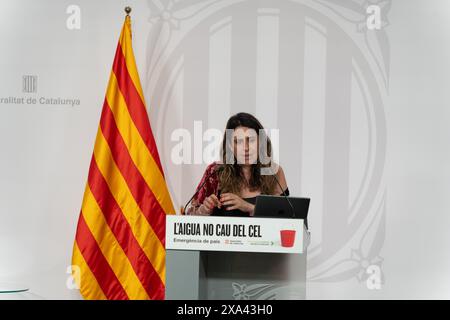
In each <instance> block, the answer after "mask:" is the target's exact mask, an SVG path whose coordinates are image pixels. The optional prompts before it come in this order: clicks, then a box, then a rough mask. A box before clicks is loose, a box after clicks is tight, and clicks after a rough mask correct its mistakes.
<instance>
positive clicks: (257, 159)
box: [186, 112, 289, 217]
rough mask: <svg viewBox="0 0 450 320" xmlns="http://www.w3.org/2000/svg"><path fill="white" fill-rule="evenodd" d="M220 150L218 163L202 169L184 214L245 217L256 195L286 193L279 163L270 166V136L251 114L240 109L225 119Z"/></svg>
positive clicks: (253, 204) (248, 214)
mask: <svg viewBox="0 0 450 320" xmlns="http://www.w3.org/2000/svg"><path fill="white" fill-rule="evenodd" d="M261 148H262V149H261ZM221 153H222V163H221V164H219V163H217V162H214V163H212V164H210V165H209V166H208V167H207V168H206V170H205V173H204V174H203V177H202V179H201V181H200V183H199V185H198V187H197V190H196V193H195V195H194V197H193V198H192V202H191V206H190V207H189V208H188V209H187V210H186V214H190V215H218V216H243V217H249V216H253V214H254V209H255V202H256V196H258V195H260V194H269V195H280V194H281V195H282V194H283V192H284V194H285V195H286V196H288V195H289V189H288V188H287V183H286V178H285V176H284V173H283V169H282V168H281V166H276V168H277V170H272V169H271V168H272V167H273V166H274V164H273V163H272V145H271V142H270V139H269V138H268V137H267V135H266V134H265V131H264V128H263V126H262V125H261V123H260V122H259V121H258V119H256V118H255V117H254V116H252V115H251V114H249V113H244V112H241V113H238V114H236V115H234V116H232V117H231V118H230V119H229V120H228V122H227V125H226V130H225V133H224V137H223V141H222V148H221ZM261 155H265V156H264V159H261Z"/></svg>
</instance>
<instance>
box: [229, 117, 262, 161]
mask: <svg viewBox="0 0 450 320" xmlns="http://www.w3.org/2000/svg"><path fill="white" fill-rule="evenodd" d="M233 147H234V148H233V150H234V155H235V157H236V160H237V163H238V164H247V165H249V164H256V163H257V161H258V133H257V132H256V131H255V130H254V129H252V128H247V127H243V126H239V127H237V128H236V129H234V132H233Z"/></svg>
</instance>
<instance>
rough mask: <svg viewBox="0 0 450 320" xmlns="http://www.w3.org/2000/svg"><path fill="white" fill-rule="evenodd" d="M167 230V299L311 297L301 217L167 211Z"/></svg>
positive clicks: (308, 238) (307, 243)
mask: <svg viewBox="0 0 450 320" xmlns="http://www.w3.org/2000/svg"><path fill="white" fill-rule="evenodd" d="M224 229H225V230H224ZM284 229H289V230H284ZM283 232H284V233H283ZM286 232H290V234H288V233H286ZM166 233H167V234H166V249H167V250H166V299H168V300H210V299H212V300H267V299H285V300H299V299H305V298H306V258H307V247H308V245H309V242H310V234H309V232H308V231H307V230H305V228H304V225H303V220H301V219H274V218H237V217H203V216H202V217H200V216H168V217H167V221H166ZM292 233H294V235H295V238H294V239H289V238H286V235H287V236H290V235H292ZM283 236H284V237H283ZM293 241H295V242H293Z"/></svg>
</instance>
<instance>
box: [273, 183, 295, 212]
mask: <svg viewBox="0 0 450 320" xmlns="http://www.w3.org/2000/svg"><path fill="white" fill-rule="evenodd" d="M273 177H274V178H275V180H276V181H277V183H278V185H279V186H280V189H281V191H282V192H283V193H282V194H283V196H284V198H285V199H286V200H287V202H288V203H289V207H291V213H292V218H295V210H294V206H293V205H292V203H291V200H289V198H288V196H287V195H286V193H285V192H284V190H283V187H282V186H281V183H280V181H278V178H277V175H276V174H274V175H273Z"/></svg>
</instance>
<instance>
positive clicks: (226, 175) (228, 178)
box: [219, 112, 276, 195]
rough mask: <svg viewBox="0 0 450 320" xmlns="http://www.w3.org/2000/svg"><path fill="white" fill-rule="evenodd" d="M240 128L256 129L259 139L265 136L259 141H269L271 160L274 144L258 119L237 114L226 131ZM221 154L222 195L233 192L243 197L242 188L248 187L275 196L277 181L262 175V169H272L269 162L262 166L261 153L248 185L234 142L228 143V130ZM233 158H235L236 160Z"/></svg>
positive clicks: (271, 176) (220, 181)
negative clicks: (237, 157) (236, 154)
mask: <svg viewBox="0 0 450 320" xmlns="http://www.w3.org/2000/svg"><path fill="white" fill-rule="evenodd" d="M240 126H242V127H247V128H251V129H254V130H255V131H256V133H257V134H258V138H259V136H260V135H264V137H263V138H264V139H262V140H261V139H258V141H267V146H266V150H267V156H268V157H269V158H270V159H271V158H272V143H271V142H270V139H269V137H267V136H266V135H265V132H264V127H263V126H262V125H261V123H260V122H259V121H258V119H256V118H255V117H254V116H252V115H251V114H249V113H245V112H241V113H238V114H235V115H234V116H232V117H231V118H230V119H229V120H228V122H227V125H226V129H232V130H234V129H236V128H237V127H240ZM260 147H261V146H259V148H260ZM221 152H222V161H223V168H222V170H220V172H219V183H220V190H221V192H222V193H225V192H231V193H234V194H237V195H241V189H242V187H244V186H247V187H248V188H249V190H250V191H256V190H260V191H261V193H262V194H273V192H274V190H275V186H276V180H275V178H274V176H273V175H261V169H262V168H264V167H270V165H271V163H270V162H269V163H268V164H262V163H261V161H260V158H259V152H258V160H257V163H256V164H252V170H251V177H250V180H249V181H248V183H247V181H246V180H245V178H244V175H243V172H242V167H241V165H239V164H238V163H237V160H236V157H235V156H234V145H233V142H232V141H231V142H229V141H228V143H227V136H226V130H225V133H224V136H223V141H222V150H221ZM227 157H228V159H227ZM231 157H234V159H233V158H231ZM230 158H231V159H230ZM227 160H228V161H227ZM230 160H231V161H230ZM230 162H232V163H230Z"/></svg>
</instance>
